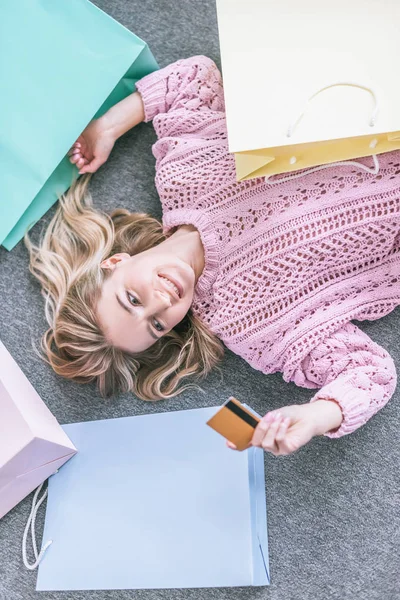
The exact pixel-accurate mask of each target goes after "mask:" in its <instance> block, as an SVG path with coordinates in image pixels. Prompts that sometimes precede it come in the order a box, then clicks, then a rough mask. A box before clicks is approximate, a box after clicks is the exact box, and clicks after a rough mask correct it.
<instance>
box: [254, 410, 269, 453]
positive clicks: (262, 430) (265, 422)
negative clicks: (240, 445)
mask: <svg viewBox="0 0 400 600" xmlns="http://www.w3.org/2000/svg"><path fill="white" fill-rule="evenodd" d="M273 419H274V414H273V413H267V414H266V415H265V417H263V418H262V419H261V421H260V422H259V424H258V425H257V427H256V429H255V432H254V435H253V439H252V440H251V443H252V444H253V446H261V442H262V441H263V439H264V437H265V434H266V433H267V431H268V429H269V426H270V425H271V423H272V421H273Z"/></svg>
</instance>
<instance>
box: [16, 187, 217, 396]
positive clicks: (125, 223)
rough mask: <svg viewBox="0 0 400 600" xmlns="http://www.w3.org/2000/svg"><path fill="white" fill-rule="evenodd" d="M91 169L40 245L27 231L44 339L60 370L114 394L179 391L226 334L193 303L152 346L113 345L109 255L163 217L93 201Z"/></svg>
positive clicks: (131, 244) (131, 247)
mask: <svg viewBox="0 0 400 600" xmlns="http://www.w3.org/2000/svg"><path fill="white" fill-rule="evenodd" d="M89 180H90V175H85V176H83V177H81V178H80V179H79V180H78V181H77V182H74V183H73V185H72V186H71V188H70V189H69V191H68V192H67V193H66V194H64V195H63V196H62V197H61V198H60V205H59V208H58V209H57V212H56V214H55V216H54V217H53V219H52V220H51V222H50V224H49V225H48V227H47V229H46V230H45V232H44V234H43V235H42V237H41V240H40V242H39V244H38V245H35V244H34V243H33V242H32V241H31V239H30V238H29V236H28V235H26V236H25V244H26V246H27V248H28V250H29V253H30V271H31V273H32V274H33V275H34V276H35V277H36V278H37V279H38V280H39V281H40V283H41V287H42V294H43V296H44V298H45V314H46V319H47V322H48V324H49V329H48V330H47V331H46V333H45V334H44V336H43V338H42V340H41V348H42V351H43V353H44V358H45V359H46V360H47V361H48V363H49V364H50V365H51V366H52V368H53V369H54V371H55V372H56V373H58V374H59V375H61V376H63V377H66V378H68V379H74V380H76V381H78V382H80V383H88V382H92V381H96V382H97V385H98V388H99V391H100V393H101V394H102V395H104V396H110V395H112V394H114V393H116V392H118V391H122V392H127V391H132V392H133V393H134V394H136V395H137V396H138V397H139V398H141V399H143V400H159V399H163V398H170V397H172V396H175V395H177V394H178V393H180V392H181V391H183V390H184V389H186V388H187V387H188V386H187V385H182V382H183V381H184V380H186V379H187V378H188V377H189V376H195V377H196V378H200V377H202V376H204V375H206V374H207V373H208V372H209V371H210V370H211V369H212V368H213V367H214V366H215V365H216V364H217V363H218V362H219V360H220V359H221V358H222V355H223V347H222V344H221V342H220V341H219V340H218V339H217V338H216V337H215V336H214V335H213V334H212V333H211V332H210V331H209V330H208V329H207V327H206V326H205V325H204V324H203V323H202V322H201V321H200V320H199V319H198V318H197V317H196V316H195V315H194V314H193V313H192V311H191V310H190V311H189V312H188V314H187V315H186V316H185V318H184V319H183V321H181V323H179V325H177V326H176V327H175V328H174V329H173V330H172V331H171V332H169V333H167V334H165V335H164V336H163V337H162V338H160V340H159V341H157V342H155V343H154V344H153V345H152V346H151V347H150V348H148V349H147V350H146V351H144V352H141V353H137V354H130V353H128V352H125V351H123V350H120V349H118V348H116V347H115V346H112V345H111V344H110V343H109V342H108V341H107V339H106V338H105V336H104V335H103V332H102V331H101V329H100V327H99V324H98V319H97V316H96V305H97V302H98V300H99V298H100V295H101V289H102V285H103V282H104V280H105V279H106V277H108V276H109V273H110V271H109V270H108V269H102V268H101V267H100V264H101V262H102V261H103V260H105V259H106V258H108V257H109V256H112V255H113V254H116V253H118V252H127V253H128V254H129V255H134V254H137V253H139V252H143V251H145V250H148V249H149V248H152V247H153V246H156V245H157V244H159V243H160V242H162V241H163V240H164V239H165V235H164V233H163V230H162V226H161V223H160V222H159V221H157V220H156V219H154V218H153V217H151V216H149V215H147V214H142V213H130V212H129V211H127V210H124V209H118V210H115V211H114V212H113V213H112V214H111V215H107V214H105V213H103V212H100V211H98V210H96V209H94V208H93V206H92V198H91V195H90V193H89V191H88V183H89Z"/></svg>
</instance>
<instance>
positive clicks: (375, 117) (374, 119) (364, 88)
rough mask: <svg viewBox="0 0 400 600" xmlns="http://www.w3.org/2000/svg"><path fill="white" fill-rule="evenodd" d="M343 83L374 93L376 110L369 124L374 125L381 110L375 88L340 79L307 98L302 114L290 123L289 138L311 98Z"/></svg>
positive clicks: (287, 133) (287, 135) (287, 134)
mask: <svg viewBox="0 0 400 600" xmlns="http://www.w3.org/2000/svg"><path fill="white" fill-rule="evenodd" d="M342 85H343V86H350V87H357V88H360V89H361V90H365V91H366V92H369V93H370V94H371V95H372V97H373V99H374V102H375V106H374V110H373V111H372V114H371V117H370V120H369V126H370V127H374V125H375V123H376V120H377V118H378V112H379V102H378V97H377V94H376V92H375V90H373V89H372V88H370V87H368V86H366V85H361V84H360V83H355V82H354V81H338V82H337V83H330V84H329V85H326V86H324V87H322V88H321V89H319V90H317V91H316V92H315V93H314V94H313V95H312V96H310V97H309V99H308V100H307V102H306V104H305V106H304V108H303V110H302V112H301V113H300V115H299V116H298V117H297V119H294V120H293V121H292V122H291V123H290V125H289V127H288V130H287V132H286V137H288V138H290V137H292V135H293V132H294V130H295V129H296V127H297V125H298V124H299V122H300V121H301V119H302V118H303V116H304V114H305V112H306V110H307V109H308V106H309V104H310V102H311V100H313V99H314V98H315V96H318V94H320V93H321V92H324V91H325V90H328V89H329V88H332V87H336V86H342Z"/></svg>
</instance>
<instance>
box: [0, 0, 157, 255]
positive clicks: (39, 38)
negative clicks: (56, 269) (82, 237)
mask: <svg viewBox="0 0 400 600" xmlns="http://www.w3.org/2000/svg"><path fill="white" fill-rule="evenodd" d="M156 69H158V65H157V63H156V61H155V59H154V57H153V55H152V54H151V52H150V50H149V48H148V46H147V44H146V43H145V42H144V41H143V40H141V39H140V38H138V37H137V36H136V35H134V34H133V33H131V32H130V31H128V29H126V28H125V27H123V26H122V25H120V24H119V23H117V22H116V21H115V20H114V19H112V18H110V17H109V16H108V15H106V14H105V13H104V12H102V11H101V10H100V9H99V8H97V7H96V6H95V5H94V4H92V3H91V2H89V1H88V0H56V1H55V0H13V1H11V2H0V82H1V85H2V94H1V99H0V244H2V245H3V246H4V247H5V248H7V249H8V250H11V249H12V248H13V247H14V245H15V244H16V243H17V242H18V241H19V240H20V239H21V238H22V237H23V236H24V234H25V232H26V230H27V229H28V228H29V227H30V226H32V225H33V224H34V223H35V222H36V221H37V220H38V219H40V218H41V217H42V216H43V214H44V213H45V212H46V211H47V210H48V209H49V208H50V206H52V204H53V203H54V202H55V201H56V200H57V198H58V196H59V195H60V194H62V193H63V192H65V191H66V190H67V189H68V188H69V187H70V185H71V183H72V181H73V180H74V179H76V178H77V177H78V169H77V168H76V167H75V166H73V165H71V163H70V162H69V160H68V157H67V152H68V150H69V149H70V147H71V146H72V144H73V143H74V141H75V140H76V139H77V138H78V137H79V135H80V133H81V132H82V131H83V129H84V128H85V127H86V125H87V124H88V123H89V122H90V120H91V119H93V118H94V117H98V116H100V115H101V114H103V113H104V112H105V111H106V110H108V109H109V108H110V107H111V106H112V105H113V104H116V103H117V102H119V101H120V100H122V99H123V98H125V97H126V96H128V95H129V94H130V93H132V92H133V91H134V90H135V84H136V82H137V81H138V80H139V79H141V78H142V77H144V76H145V75H147V74H148V73H151V72H152V71H154V70H156Z"/></svg>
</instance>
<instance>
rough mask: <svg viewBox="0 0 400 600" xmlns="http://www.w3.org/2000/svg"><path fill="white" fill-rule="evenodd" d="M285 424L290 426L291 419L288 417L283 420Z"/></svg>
mask: <svg viewBox="0 0 400 600" xmlns="http://www.w3.org/2000/svg"><path fill="white" fill-rule="evenodd" d="M283 423H284V424H285V425H289V423H290V419H289V417H286V418H285V419H283Z"/></svg>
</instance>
